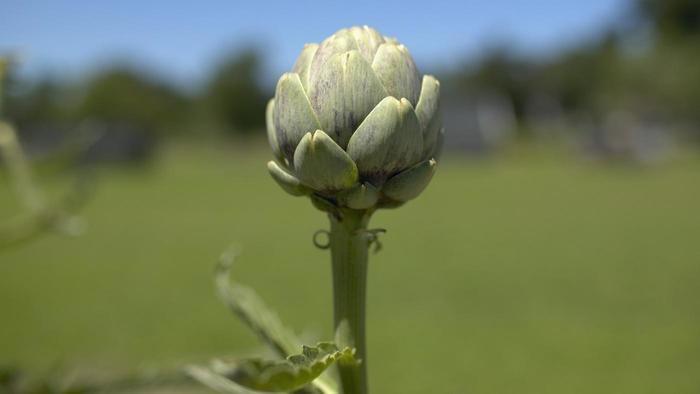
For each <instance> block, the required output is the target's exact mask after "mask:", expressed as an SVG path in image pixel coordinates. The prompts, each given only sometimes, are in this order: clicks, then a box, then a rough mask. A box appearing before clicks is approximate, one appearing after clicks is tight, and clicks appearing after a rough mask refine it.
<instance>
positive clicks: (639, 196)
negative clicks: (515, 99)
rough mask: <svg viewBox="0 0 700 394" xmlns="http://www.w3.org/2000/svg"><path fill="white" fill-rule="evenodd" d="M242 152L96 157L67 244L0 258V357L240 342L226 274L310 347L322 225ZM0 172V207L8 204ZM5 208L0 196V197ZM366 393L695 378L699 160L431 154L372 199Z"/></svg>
mask: <svg viewBox="0 0 700 394" xmlns="http://www.w3.org/2000/svg"><path fill="white" fill-rule="evenodd" d="M266 157H267V153H266V152H265V151H263V150H260V149H257V148H256V149H248V150H246V149H228V148H217V149H204V148H196V149H190V150H185V149H184V148H182V147H174V148H170V149H168V150H167V151H166V152H164V153H163V154H162V155H161V156H160V157H159V158H158V160H156V162H155V163H153V165H152V166H150V167H148V168H147V169H146V170H137V169H111V170H105V171H103V172H102V174H101V175H102V176H101V178H100V180H99V184H98V185H97V193H96V195H95V196H94V198H93V200H92V201H91V203H90V204H89V206H88V207H87V208H86V210H85V212H84V217H85V219H86V221H87V222H88V223H89V227H88V230H87V232H86V233H85V234H84V235H83V236H81V237H79V238H64V237H59V236H53V235H52V236H48V237H46V238H43V239H41V240H39V241H37V242H35V243H32V244H31V245H27V246H26V247H23V248H21V249H14V250H10V251H5V252H3V253H2V254H0V313H1V315H0V364H8V363H9V364H18V365H22V366H25V367H28V368H30V369H32V370H36V371H43V370H46V369H47V368H50V367H51V366H54V365H57V364H62V365H66V366H70V367H71V368H73V367H74V368H77V369H80V368H88V369H96V368H117V369H122V370H126V369H129V368H139V367H144V366H156V365H166V366H176V365H179V364H181V363H184V362H189V361H202V360H206V359H208V358H209V357H213V356H218V355H247V354H250V353H251V352H253V351H256V350H259V349H258V347H257V346H258V345H257V344H256V342H255V338H254V337H253V336H252V335H250V334H249V333H247V332H246V331H245V329H244V327H243V325H242V324H240V323H239V322H238V321H237V320H235V318H233V317H232V316H231V315H230V314H229V313H228V311H227V310H226V309H225V307H224V306H223V305H222V304H221V303H220V302H219V301H218V300H217V298H216V296H215V293H214V288H213V284H212V268H213V265H214V263H215V260H216V258H217V256H218V254H219V253H220V252H221V251H222V250H224V249H225V248H226V247H227V246H228V245H230V244H231V243H232V242H233V243H235V244H237V245H241V246H242V250H243V255H242V257H241V258H240V260H239V263H238V265H237V267H236V268H235V270H234V272H235V274H236V275H237V276H238V279H239V280H240V281H242V282H245V283H247V284H250V285H252V286H254V287H255V288H256V289H257V290H258V291H259V293H260V294H261V295H262V296H263V297H264V298H265V299H266V300H267V301H268V303H269V304H271V305H272V306H274V307H275V308H276V309H277V311H278V312H279V313H280V315H281V316H282V317H283V319H284V320H285V321H286V322H287V323H288V324H289V325H291V326H293V327H295V328H296V329H297V331H300V332H302V333H303V334H304V335H305V336H306V337H308V338H310V339H309V341H310V342H313V341H315V339H316V338H321V339H330V336H331V335H330V325H331V300H330V291H331V289H330V284H329V282H330V273H329V269H330V267H329V256H328V252H327V251H320V250H317V249H316V248H314V247H313V245H312V242H311V235H312V234H313V232H314V231H316V230H318V229H324V228H327V226H328V225H327V223H326V218H325V217H324V216H323V215H322V214H321V213H319V212H317V211H315V210H314V209H313V208H312V206H311V204H310V203H309V202H308V201H306V200H304V199H300V198H293V197H290V196H287V195H286V194H284V193H283V192H281V191H280V190H278V188H277V186H276V185H275V184H274V183H273V182H272V180H270V179H269V177H268V175H267V174H266V169H265V160H266ZM10 200H11V196H10V195H9V193H8V192H7V186H6V185H5V184H2V185H1V186H0V204H2V205H0V207H3V208H2V209H3V210H5V213H7V210H8V209H9V210H11V209H12V208H8V207H12V205H11V204H10V203H9V201H10ZM6 208H7V209H6ZM372 224H373V226H375V227H384V228H387V229H388V230H389V231H388V233H387V234H385V235H384V236H383V237H382V241H383V243H384V249H383V250H382V251H381V252H380V253H379V254H377V255H375V256H372V257H371V261H370V281H369V282H370V283H369V286H370V290H369V317H368V324H369V349H370V351H369V370H370V380H371V385H372V388H373V392H374V393H380V394H385V393H403V394H410V393H437V394H440V393H449V394H461V393H474V394H509V393H513V394H516V393H517V394H524V393H532V394H568V393H586V394H602V393H615V394H627V393H628V394H642V393H658V394H696V393H698V392H700V159H698V158H697V157H695V158H693V157H690V158H685V159H679V160H675V161H673V162H671V163H668V164H665V165H663V166H661V167H659V168H647V169H642V168H630V167H618V166H606V165H602V164H600V163H590V162H584V161H581V160H580V159H573V158H567V157H565V156H563V155H560V154H551V153H543V154H538V153H528V154H522V153H513V154H510V155H507V156H506V157H501V158H492V159H487V160H478V161H475V160H469V161H468V160H458V159H448V160H446V162H445V163H444V164H443V165H442V166H441V168H440V169H439V172H438V174H437V175H436V177H435V179H434V180H433V183H432V185H431V186H430V187H429V188H428V190H427V191H426V192H425V193H424V195H422V196H421V197H420V198H419V199H418V200H416V201H414V202H412V203H410V204H408V205H407V206H405V207H403V208H401V209H399V210H393V211H386V212H379V213H378V214H377V215H376V216H375V218H374V219H373V223H372Z"/></svg>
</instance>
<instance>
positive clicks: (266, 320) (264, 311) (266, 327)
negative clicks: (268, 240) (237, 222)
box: [216, 250, 301, 357]
mask: <svg viewBox="0 0 700 394" xmlns="http://www.w3.org/2000/svg"><path fill="white" fill-rule="evenodd" d="M235 258H236V252H234V251H232V250H230V251H228V252H226V253H224V254H223V255H222V256H221V257H220V259H219V264H218V266H217V269H216V285H217V289H218V292H219V296H220V297H221V299H222V300H223V301H224V303H226V305H227V306H228V307H229V309H231V311H233V313H235V314H236V316H238V317H239V318H240V319H241V320H242V321H243V322H244V323H245V324H246V325H247V326H248V327H249V328H250V329H251V330H252V331H253V332H254V333H255V334H256V335H257V336H258V337H259V338H260V339H261V340H262V341H263V342H264V343H265V344H267V345H268V346H269V347H270V348H271V349H272V350H274V351H275V352H276V353H277V354H278V355H279V356H280V357H287V356H289V355H291V354H294V353H295V352H296V351H297V349H299V347H300V346H301V342H300V341H299V339H298V338H297V336H296V335H295V334H294V333H293V332H292V331H291V330H289V329H288V328H287V327H285V326H284V325H283V324H282V322H281V321H280V319H279V317H278V316H277V314H276V313H274V312H272V311H271V310H270V309H269V308H268V307H267V305H265V302H263V300H262V299H261V298H260V297H259V296H258V295H257V294H256V293H255V291H254V290H253V289H251V288H249V287H247V286H244V285H241V284H238V283H236V282H233V281H232V280H231V279H230V272H231V267H232V265H233V261H234V260H235Z"/></svg>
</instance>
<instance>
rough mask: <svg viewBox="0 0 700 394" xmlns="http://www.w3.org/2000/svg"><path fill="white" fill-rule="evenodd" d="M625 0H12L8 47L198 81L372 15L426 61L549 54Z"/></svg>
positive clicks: (51, 65) (6, 8)
mask: <svg viewBox="0 0 700 394" xmlns="http://www.w3.org/2000/svg"><path fill="white" fill-rule="evenodd" d="M627 5H628V1H625V0H587V1H573V0H530V1H526V0H522V1H517V0H512V1H505V0H501V1H497V0H491V1H489V0H464V1H440V0H424V1H405V0H404V1H379V0H377V1H357V0H353V1H345V2H332V1H325V2H320V1H303V0H296V1H278V2H270V1H233V0H229V1H213V0H212V1H196V2H195V1H190V2H185V1H180V2H178V1H172V0H169V1H164V0H151V1H148V0H121V1H106V0H74V1H62V0H52V1H47V0H44V1H37V0H2V1H1V2H0V53H2V52H7V51H16V52H19V53H20V54H21V56H22V58H23V64H24V66H23V68H24V70H25V73H29V74H39V73H42V72H47V71H52V72H61V73H67V74H69V75H71V74H72V75H79V74H80V73H82V72H85V71H89V70H92V69H95V68H96V67H99V66H100V65H103V64H107V63H109V62H110V61H113V60H115V59H116V60H122V61H123V60H128V61H130V62H132V63H136V64H138V65H146V66H148V67H150V68H151V69H152V70H154V71H157V72H159V73H162V74H163V75H164V76H166V77H167V78H172V79H175V80H179V81H183V82H188V81H197V80H198V79H199V78H201V77H203V76H204V75H206V73H207V71H209V70H210V69H211V67H212V64H213V63H214V62H215V61H216V60H217V59H218V58H219V56H221V54H222V53H223V52H224V51H225V50H227V49H232V48H236V47H238V46H241V45H244V44H246V43H250V42H254V43H257V44H261V45H263V48H265V55H266V58H267V62H268V66H267V69H266V74H270V75H274V74H278V73H280V72H282V71H284V70H286V69H288V68H289V67H291V65H292V64H293V62H294V59H295V57H296V55H297V53H298V52H299V50H300V49H301V48H302V46H303V44H304V43H306V42H317V41H320V40H321V39H323V38H324V37H326V36H328V35H330V34H331V33H333V31H335V30H337V29H338V28H340V27H347V26H351V25H358V24H367V25H370V26H372V27H375V28H377V29H379V30H380V31H381V32H382V33H383V34H385V35H390V36H395V37H398V38H399V40H400V41H402V42H403V43H404V44H406V45H407V46H408V48H409V49H410V50H411V52H412V53H413V55H414V57H415V58H416V61H417V62H418V65H419V67H422V68H424V69H430V68H433V67H435V66H438V65H448V66H449V65H455V64H459V63H460V62H461V61H463V60H464V59H465V58H468V57H470V56H472V57H473V56H475V55H477V54H478V53H480V51H482V50H483V49H485V48H488V47H489V46H493V45H496V44H499V43H510V44H512V45H513V46H514V47H515V48H517V49H518V50H520V51H522V52H525V53H530V54H543V55H546V54H548V53H551V52H553V51H555V50H556V49H558V48H561V47H564V46H566V45H567V44H571V43H575V42H578V41H581V40H584V39H585V38H586V37H592V36H595V35H596V34H599V33H600V32H601V29H602V28H603V27H604V26H608V25H610V24H611V23H612V22H613V21H614V20H616V19H618V18H619V17H620V15H621V14H622V11H623V10H624V9H625V7H626V6H627Z"/></svg>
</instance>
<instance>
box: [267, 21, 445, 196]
mask: <svg viewBox="0 0 700 394" xmlns="http://www.w3.org/2000/svg"><path fill="white" fill-rule="evenodd" d="M439 99H440V83H439V82H438V81H437V79H435V78H434V77H432V76H430V75H425V76H423V77H422V78H421V76H420V74H419V73H418V70H417V68H416V65H415V63H414V62H413V58H412V57H411V54H410V53H409V52H408V49H406V47H404V46H403V45H401V44H399V43H398V42H397V41H396V40H395V39H392V38H387V37H384V36H382V35H381V34H380V33H379V32H377V31H376V30H374V29H372V28H369V27H367V26H363V27H352V28H349V29H343V30H339V31H338V32H336V33H335V34H333V35H332V36H330V37H328V38H327V39H325V40H324V41H323V42H322V43H321V44H307V45H306V46H305V47H304V49H303V50H302V52H301V55H300V56H299V58H298V59H297V61H296V63H295V64H294V67H293V69H292V72H289V73H285V74H284V75H282V77H281V78H280V80H279V82H278V83H277V88H276V90H275V97H274V99H272V100H270V102H269V104H268V106H267V113H266V120H267V135H268V139H269V141H270V145H271V147H272V151H273V153H274V155H275V158H276V160H275V161H271V162H269V163H268V169H269V170H270V173H271V174H272V177H273V178H274V179H275V181H277V183H279V184H280V186H282V188H283V189H284V190H285V191H287V192H288V193H290V194H292V195H296V196H299V195H313V196H312V197H314V199H315V200H318V199H319V198H320V199H323V200H325V201H326V202H328V203H330V204H332V205H335V206H340V207H347V208H351V209H370V208H381V207H393V206H397V205H399V204H401V203H403V202H405V201H408V200H410V199H413V198H415V197H417V196H418V195H419V194H420V193H421V192H422V191H423V189H424V188H425V187H426V186H427V185H428V183H429V182H430V179H431V177H432V175H433V173H434V172H435V166H436V164H437V163H436V156H437V153H438V151H439V149H440V144H441V141H442V137H441V134H442V133H443V130H442V121H441V118H440V113H439V112H440V100H439Z"/></svg>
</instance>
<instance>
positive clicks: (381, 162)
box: [347, 97, 423, 186]
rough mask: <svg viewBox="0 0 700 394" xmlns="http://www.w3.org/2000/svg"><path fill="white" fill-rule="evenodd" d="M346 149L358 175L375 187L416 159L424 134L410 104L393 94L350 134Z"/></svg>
mask: <svg viewBox="0 0 700 394" xmlns="http://www.w3.org/2000/svg"><path fill="white" fill-rule="evenodd" d="M347 152H348V155H350V157H351V158H352V160H354V161H355V164H356V165H357V168H358V169H359V171H360V174H361V178H363V179H364V180H368V181H370V182H371V183H372V184H374V185H377V186H379V185H381V184H383V183H384V181H385V180H386V178H387V177H388V176H390V175H392V174H395V173H397V172H399V171H402V170H404V169H406V168H409V167H411V166H412V165H414V164H416V163H417V162H419V161H420V157H421V155H422V154H423V134H422V132H421V130H420V124H419V122H418V118H417V117H416V113H415V111H414V110H413V107H412V106H411V103H409V102H408V100H406V99H401V100H400V101H399V100H397V99H396V98H394V97H386V98H385V99H383V100H382V101H381V102H380V103H379V104H377V106H376V107H375V108H374V109H373V110H372V112H370V114H369V115H367V117H366V118H365V120H364V121H363V122H362V124H361V125H360V127H358V128H357V130H356V131H355V134H353V135H352V137H351V138H350V143H349V144H348V149H347Z"/></svg>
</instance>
